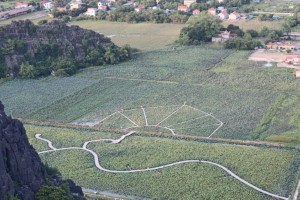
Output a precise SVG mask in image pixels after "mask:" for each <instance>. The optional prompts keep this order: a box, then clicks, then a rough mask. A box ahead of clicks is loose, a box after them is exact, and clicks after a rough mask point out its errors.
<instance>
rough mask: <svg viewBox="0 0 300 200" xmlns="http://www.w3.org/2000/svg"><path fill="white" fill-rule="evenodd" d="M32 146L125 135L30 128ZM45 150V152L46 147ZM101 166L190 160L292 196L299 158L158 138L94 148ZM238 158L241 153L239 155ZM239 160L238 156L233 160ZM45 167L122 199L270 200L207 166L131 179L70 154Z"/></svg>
mask: <svg viewBox="0 0 300 200" xmlns="http://www.w3.org/2000/svg"><path fill="white" fill-rule="evenodd" d="M26 129H27V133H28V135H29V138H30V142H31V143H32V144H33V146H34V147H35V148H37V150H39V151H40V150H44V149H45V146H46V145H47V144H46V143H45V142H42V141H37V140H36V139H35V138H33V136H34V134H35V133H37V132H38V133H41V134H42V137H44V138H48V139H51V140H53V144H54V146H55V147H68V146H78V147H79V146H81V145H82V144H83V142H84V141H86V140H91V139H100V138H118V137H120V135H116V134H110V133H102V132H86V131H76V130H68V129H62V128H47V127H35V126H26ZM42 144H44V147H43V146H42ZM89 148H91V149H93V150H94V151H96V152H97V153H98V154H99V156H100V158H101V163H102V164H103V165H104V166H105V167H107V168H109V169H118V170H120V169H123V170H127V168H128V166H130V168H132V169H138V168H147V167H153V166H159V165H163V164H168V163H171V162H176V161H180V160H187V159H203V160H210V161H213V162H217V163H220V164H222V165H225V166H226V167H228V168H229V169H230V170H232V171H234V172H235V173H236V174H238V175H239V176H241V177H242V178H244V179H246V180H247V181H249V182H251V183H253V184H255V185H257V186H259V187H261V188H263V189H265V190H268V191H270V192H273V193H276V194H279V195H283V196H288V195H290V193H291V190H292V188H293V187H294V186H295V174H296V173H297V169H298V165H299V156H298V154H299V152H298V151H295V150H289V149H278V148H263V147H250V146H239V145H226V144H209V143H203V142H193V141H179V140H172V139H161V138H156V137H151V138H148V137H137V136H134V135H133V136H130V137H129V138H127V139H125V140H124V141H123V142H122V143H121V144H118V145H113V144H109V143H104V142H100V143H93V144H91V145H89ZM237 152H238V153H237ZM233 155H234V156H233ZM41 157H42V159H43V161H44V162H47V163H48V164H49V165H50V166H55V167H58V169H59V170H60V171H61V172H62V174H63V176H64V177H65V178H72V179H74V180H75V181H76V182H77V183H78V184H80V185H81V186H83V187H86V188H91V189H96V190H100V191H110V192H113V193H119V194H129V195H134V196H140V197H148V198H152V199H153V198H158V199H162V198H163V199H195V198H201V199H209V198H212V197H214V198H216V199H219V198H222V199H238V198H239V197H240V196H247V199H269V198H268V197H267V196H265V195H261V194H260V193H258V192H256V191H254V190H252V189H251V188H248V187H247V186H245V185H243V184H241V183H240V182H238V181H236V180H235V179H233V178H232V177H230V176H228V174H226V173H224V171H222V170H220V169H219V168H216V167H212V166H210V165H205V164H184V165H180V166H176V167H171V168H166V169H164V170H159V171H152V172H143V173H132V174H111V173H105V172H102V171H100V170H98V169H97V168H95V166H94V165H93V158H92V156H91V155H89V154H88V153H86V152H83V151H78V150H68V151H65V152H56V153H49V154H43V155H41Z"/></svg>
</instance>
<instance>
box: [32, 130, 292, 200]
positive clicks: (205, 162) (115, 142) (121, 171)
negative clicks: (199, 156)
mask: <svg viewBox="0 0 300 200" xmlns="http://www.w3.org/2000/svg"><path fill="white" fill-rule="evenodd" d="M133 133H134V131H131V132H129V133H127V134H125V135H122V136H121V137H120V138H119V139H99V140H90V141H87V142H85V143H84V144H83V146H82V147H66V148H60V149H57V148H55V147H54V146H53V145H52V142H51V141H50V140H48V139H45V138H41V137H40V136H41V134H36V135H35V137H36V138H37V139H39V140H42V141H45V142H47V143H48V147H49V148H50V150H46V151H41V152H39V154H43V153H50V152H56V151H63V150H74V149H75V150H84V151H88V152H89V153H91V154H92V155H93V157H94V163H95V166H96V167H97V168H98V169H99V170H102V171H105V172H109V173H134V172H145V171H153V170H159V169H163V168H167V167H172V166H175V165H180V164H186V163H204V164H209V165H213V166H216V167H218V168H220V169H222V170H223V171H225V172H226V173H228V174H229V175H230V176H232V177H233V178H235V179H237V180H238V181H240V182H241V183H243V184H245V185H247V186H248V187H251V188H252V189H254V190H256V191H258V192H261V193H263V194H265V195H268V196H271V197H274V198H277V199H283V200H288V198H287V197H282V196H279V195H276V194H273V193H270V192H268V191H265V190H263V189H260V188H258V187H256V186H255V185H253V184H251V183H249V182H248V181H246V180H244V179H242V178H241V177H239V176H238V175H236V174H235V173H233V172H232V171H231V170H229V169H228V168H226V167H225V166H223V165H220V164H218V163H214V162H211V161H207V160H184V161H178V162H174V163H170V164H166V165H161V166H158V167H151V168H146V169H135V170H110V169H106V168H105V167H103V166H101V164H100V161H99V157H98V155H97V153H96V152H94V151H92V150H90V149H88V148H87V146H88V145H89V144H90V143H93V142H101V141H110V142H111V143H112V144H118V143H120V142H121V141H122V140H124V139H125V138H126V137H128V136H130V135H131V134H133Z"/></svg>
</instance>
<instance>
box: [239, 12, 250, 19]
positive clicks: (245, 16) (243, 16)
mask: <svg viewBox="0 0 300 200" xmlns="http://www.w3.org/2000/svg"><path fill="white" fill-rule="evenodd" d="M240 19H243V20H246V19H250V16H249V14H248V13H241V14H240Z"/></svg>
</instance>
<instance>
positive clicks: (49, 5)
mask: <svg viewBox="0 0 300 200" xmlns="http://www.w3.org/2000/svg"><path fill="white" fill-rule="evenodd" d="M40 5H41V6H42V7H43V8H44V9H45V10H51V9H52V8H53V4H52V2H51V1H47V0H44V1H41V3H40Z"/></svg>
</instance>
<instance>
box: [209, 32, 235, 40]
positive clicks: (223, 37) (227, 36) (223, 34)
mask: <svg viewBox="0 0 300 200" xmlns="http://www.w3.org/2000/svg"><path fill="white" fill-rule="evenodd" d="M233 37H237V35H236V34H235V33H231V32H230V31H222V32H220V34H219V35H218V36H216V37H212V39H211V41H212V42H213V43H224V42H226V41H227V40H229V39H230V38H233Z"/></svg>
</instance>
